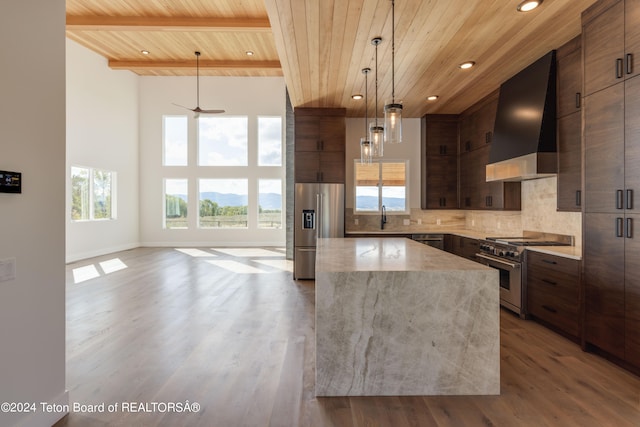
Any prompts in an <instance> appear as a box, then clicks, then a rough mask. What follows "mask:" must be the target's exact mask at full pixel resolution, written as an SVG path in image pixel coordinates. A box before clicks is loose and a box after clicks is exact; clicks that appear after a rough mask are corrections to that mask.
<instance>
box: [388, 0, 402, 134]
mask: <svg viewBox="0 0 640 427" xmlns="http://www.w3.org/2000/svg"><path fill="white" fill-rule="evenodd" d="M395 11H396V2H395V0H391V102H389V103H387V104H386V105H385V106H384V142H388V143H390V144H399V143H401V142H402V104H400V103H398V102H396V82H395V57H396V29H395V25H396V13H395Z"/></svg>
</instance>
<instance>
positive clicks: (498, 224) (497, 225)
mask: <svg viewBox="0 0 640 427" xmlns="http://www.w3.org/2000/svg"><path fill="white" fill-rule="evenodd" d="M496 227H498V229H500V221H498V223H497V224H496Z"/></svg>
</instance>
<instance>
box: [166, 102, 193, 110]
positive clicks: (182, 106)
mask: <svg viewBox="0 0 640 427" xmlns="http://www.w3.org/2000/svg"><path fill="white" fill-rule="evenodd" d="M172 104H173V105H175V106H176V107H180V108H184V109H185V110H189V111H196V110H195V109H194V108H189V107H185V106H184V105H180V104H176V103H175V102H172Z"/></svg>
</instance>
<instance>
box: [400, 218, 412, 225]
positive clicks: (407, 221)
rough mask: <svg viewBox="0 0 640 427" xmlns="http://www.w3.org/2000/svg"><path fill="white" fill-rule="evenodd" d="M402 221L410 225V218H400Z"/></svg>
mask: <svg viewBox="0 0 640 427" xmlns="http://www.w3.org/2000/svg"><path fill="white" fill-rule="evenodd" d="M402 223H403V224H404V225H411V220H410V219H403V220H402Z"/></svg>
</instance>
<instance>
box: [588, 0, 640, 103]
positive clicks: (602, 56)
mask: <svg viewBox="0 0 640 427" xmlns="http://www.w3.org/2000/svg"><path fill="white" fill-rule="evenodd" d="M582 22H583V28H582V35H583V46H584V79H585V83H584V93H585V95H591V94H593V93H595V92H597V91H599V90H601V89H604V88H606V87H608V86H611V85H614V84H616V83H618V82H620V81H623V80H625V79H628V78H632V77H634V76H636V75H637V74H638V66H637V65H638V63H637V60H638V55H640V26H639V25H638V22H640V2H638V1H637V0H601V1H599V2H597V3H595V4H594V5H593V6H591V7H590V8H588V9H587V10H585V11H584V12H583V13H582Z"/></svg>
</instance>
